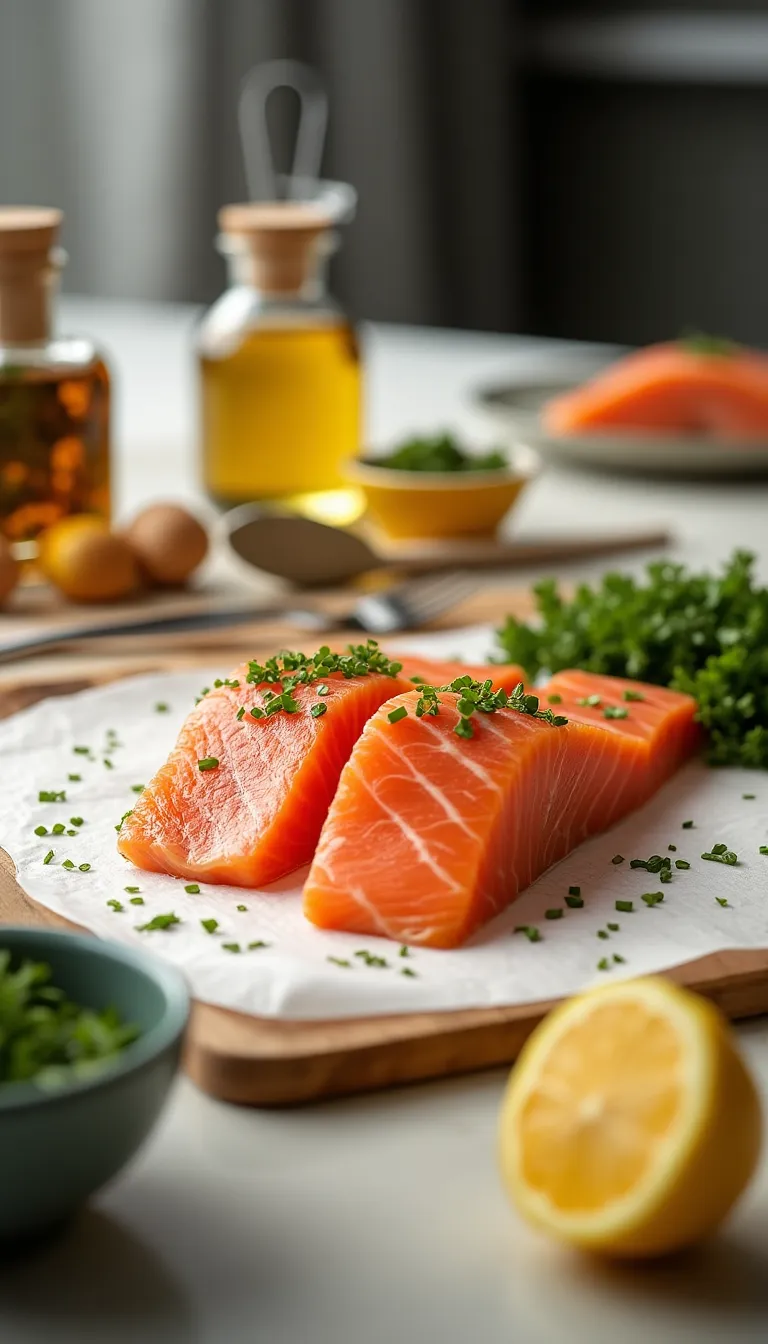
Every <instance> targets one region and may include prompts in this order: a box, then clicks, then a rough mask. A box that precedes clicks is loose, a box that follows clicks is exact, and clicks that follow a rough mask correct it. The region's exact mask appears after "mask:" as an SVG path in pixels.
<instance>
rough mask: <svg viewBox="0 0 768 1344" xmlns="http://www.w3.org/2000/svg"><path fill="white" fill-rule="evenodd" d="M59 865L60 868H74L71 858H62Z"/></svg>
mask: <svg viewBox="0 0 768 1344" xmlns="http://www.w3.org/2000/svg"><path fill="white" fill-rule="evenodd" d="M61 866H62V868H74V866H75V865H74V863H73V862H72V860H71V859H62V863H61Z"/></svg>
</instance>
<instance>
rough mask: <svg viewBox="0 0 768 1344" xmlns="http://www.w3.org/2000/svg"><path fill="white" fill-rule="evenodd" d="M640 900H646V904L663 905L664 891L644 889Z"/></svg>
mask: <svg viewBox="0 0 768 1344" xmlns="http://www.w3.org/2000/svg"><path fill="white" fill-rule="evenodd" d="M640 900H641V901H645V904H646V905H661V902H662V901H663V900H664V892H663V891H644V892H643V894H642V896H641V897H640Z"/></svg>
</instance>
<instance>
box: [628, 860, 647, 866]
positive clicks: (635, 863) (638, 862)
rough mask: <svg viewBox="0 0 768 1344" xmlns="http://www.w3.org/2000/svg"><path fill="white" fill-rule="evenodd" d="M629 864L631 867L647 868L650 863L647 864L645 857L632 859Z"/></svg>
mask: <svg viewBox="0 0 768 1344" xmlns="http://www.w3.org/2000/svg"><path fill="white" fill-rule="evenodd" d="M629 866H630V868H647V866H648V865H647V864H646V862H645V859H630V860H629Z"/></svg>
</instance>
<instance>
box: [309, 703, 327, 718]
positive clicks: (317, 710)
mask: <svg viewBox="0 0 768 1344" xmlns="http://www.w3.org/2000/svg"><path fill="white" fill-rule="evenodd" d="M327 709H328V706H327V705H313V706H312V708H311V709H310V711H309V712H310V714H311V715H312V718H313V719H321V718H322V716H323V714H325V713H326V711H327Z"/></svg>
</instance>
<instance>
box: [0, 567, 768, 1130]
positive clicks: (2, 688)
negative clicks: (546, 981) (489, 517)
mask: <svg viewBox="0 0 768 1344" xmlns="http://www.w3.org/2000/svg"><path fill="white" fill-rule="evenodd" d="M529 608H530V597H529V595H528V594H527V593H525V592H521V591H520V590H508V589H507V590H504V589H501V588H496V589H487V590H486V591H485V593H483V594H482V595H479V596H476V597H474V598H472V599H470V600H469V601H467V602H465V603H464V604H463V605H462V606H461V608H457V609H456V610H454V611H453V612H452V613H451V616H450V618H446V620H445V621H443V622H441V624H442V625H443V627H444V628H447V627H449V626H461V625H469V624H472V623H474V622H478V621H498V620H500V619H501V618H502V616H503V615H504V613H506V612H509V611H512V610H514V611H516V612H518V613H522V612H523V611H526V610H528V609H529ZM338 638H339V639H343V638H344V636H343V635H340V636H339V637H338ZM310 642H311V641H310ZM306 643H307V641H306V636H303V637H299V636H297V634H296V632H295V631H291V630H290V628H288V627H286V626H281V625H279V624H277V623H276V624H274V625H271V626H269V627H266V626H263V625H262V626H258V627H253V628H250V629H249V628H247V627H240V628H238V629H237V630H235V631H221V630H219V631H215V632H207V633H206V634H205V635H202V636H195V635H192V636H190V635H189V634H186V635H184V636H176V637H174V638H173V639H171V638H169V637H167V636H166V637H163V636H159V635H152V636H146V637H143V638H142V639H132V640H131V641H130V652H128V653H127V652H126V650H125V649H124V647H122V642H121V641H118V640H115V639H112V640H110V641H109V642H107V641H99V643H98V645H96V644H94V645H84V644H83V645H80V646H75V645H73V646H71V647H70V649H68V650H67V651H66V652H62V653H58V654H56V655H49V657H48V658H47V659H46V660H45V662H44V663H36V664H35V665H34V669H33V672H32V675H30V669H29V668H28V666H27V664H24V665H23V672H22V671H21V668H20V667H16V668H7V669H5V670H4V672H3V675H2V678H0V717H7V716H8V715H9V714H12V713H14V712H16V711H17V710H18V709H20V708H23V707H24V706H26V705H30V704H34V703H36V702H37V701H39V700H41V699H44V698H45V697H46V696H50V695H62V694H68V693H70V692H72V691H74V690H78V689H83V688H85V687H87V686H89V685H94V684H96V683H97V682H104V681H109V680H113V679H116V678H119V677H122V676H126V675H129V674H131V673H134V672H137V671H146V670H149V669H166V670H173V669H177V668H181V667H194V666H196V665H197V666H203V665H208V666H210V665H211V664H212V663H217V662H220V663H221V666H222V668H224V669H226V668H227V667H228V666H229V665H230V664H232V665H234V664H235V663H236V662H237V661H238V660H239V659H240V658H242V656H243V654H244V652H245V651H246V650H247V653H248V655H249V656H254V657H255V656H262V655H263V654H265V653H269V652H273V651H274V649H275V648H276V647H280V646H283V647H285V646H286V645H290V646H291V647H296V646H298V647H301V646H302V644H305V645H306ZM458 651H459V650H458V649H457V650H456V652H458ZM0 922H3V923H14V924H37V925H48V926H58V927H62V926H64V927H75V926H74V925H68V924H67V922H66V921H65V920H62V919H61V918H59V916H57V915H54V914H52V913H51V912H50V911H48V910H46V909H44V908H43V907H42V906H40V905H38V904H37V903H36V902H35V901H33V900H31V899H30V897H28V896H27V895H26V894H25V893H24V892H23V891H22V889H21V888H20V887H19V885H18V883H17V882H16V881H15V878H14V876H13V865H12V863H11V861H10V859H9V858H8V856H7V855H6V854H4V853H3V852H2V851H0ZM446 955H449V954H446ZM671 976H672V978H674V979H675V980H677V981H678V982H679V983H681V984H685V985H688V986H689V987H691V988H693V989H697V990H699V991H700V992H701V993H703V994H706V995H707V997H708V998H711V999H712V1000H714V1002H716V1003H717V1004H719V1006H720V1007H721V1008H722V1009H723V1011H724V1012H725V1013H726V1014H727V1015H728V1016H729V1017H731V1018H742V1017H751V1016H754V1015H756V1014H758V1013H764V1012H768V951H737V952H734V951H728V952H722V953H717V954H715V955H712V956H708V957H703V958H700V959H699V960H697V961H695V962H690V963H688V964H687V965H686V966H682V967H679V968H677V969H676V970H675V971H673V972H671ZM552 1006H553V1005H552V1004H551V1003H549V1002H546V1003H545V1002H542V1003H536V1004H525V1005H523V1006H521V1007H510V1008H482V1009H470V1010H461V1011H460V1012H450V1013H415V1014H408V1015H401V1016H396V1017H395V1016H391V1017H372V1018H356V1019H352V1020H350V1019H343V1020H333V1021H324V1022H281V1021H275V1020H273V1019H269V1018H257V1017H248V1016H246V1015H244V1014H241V1013H233V1012H229V1011H227V1010H225V1009H222V1008H214V1007H211V1006H210V1005H208V1004H202V1003H196V1004H195V1005H194V1008H193V1013H192V1020H191V1025H190V1031H189V1035H188V1040H187V1048H186V1061H185V1062H186V1068H187V1071H188V1073H189V1074H190V1077H191V1078H192V1079H193V1080H194V1082H196V1083H197V1084H198V1085H199V1086H200V1087H201V1088H203V1090H204V1091H206V1092H209V1093H210V1094H211V1095H213V1096H215V1097H219V1098H221V1099H222V1100H225V1101H233V1102H242V1103H246V1104H250V1105H257V1106H275V1105H286V1104H292V1103H296V1102H305V1101H313V1100H316V1099H318V1098H321V1097H331V1096H341V1095H344V1094H348V1093H352V1092H364V1091H373V1090H374V1089H378V1088H384V1087H390V1086H393V1085H395V1084H400V1083H409V1082H416V1081H418V1080H421V1079H427V1078H439V1077H444V1076H446V1075H449V1074H455V1073H462V1072H468V1071H470V1070H474V1069H483V1068H488V1067H490V1066H493V1065H499V1064H505V1063H509V1062H510V1061H511V1060H513V1059H514V1058H515V1057H516V1055H517V1053H518V1051H519V1050H520V1047H521V1046H522V1044H523V1042H524V1041H525V1039H526V1037H527V1036H528V1035H529V1033H530V1032H531V1030H532V1029H533V1027H534V1026H535V1025H536V1023H537V1022H539V1021H540V1019H541V1018H542V1016H543V1015H544V1014H545V1013H546V1012H547V1011H548V1010H549V1008H551V1007H552Z"/></svg>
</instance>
